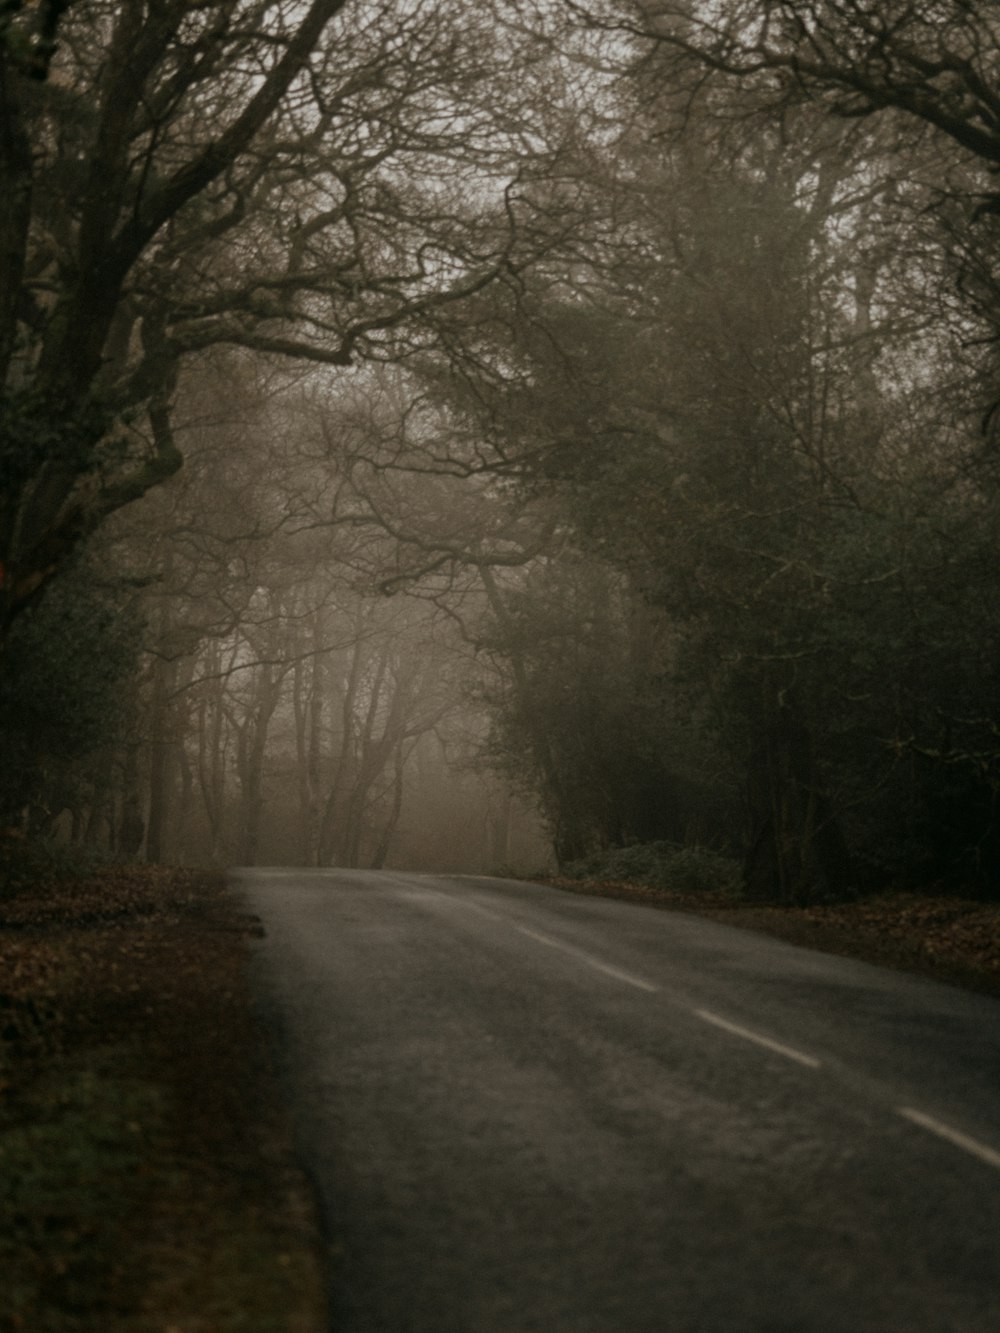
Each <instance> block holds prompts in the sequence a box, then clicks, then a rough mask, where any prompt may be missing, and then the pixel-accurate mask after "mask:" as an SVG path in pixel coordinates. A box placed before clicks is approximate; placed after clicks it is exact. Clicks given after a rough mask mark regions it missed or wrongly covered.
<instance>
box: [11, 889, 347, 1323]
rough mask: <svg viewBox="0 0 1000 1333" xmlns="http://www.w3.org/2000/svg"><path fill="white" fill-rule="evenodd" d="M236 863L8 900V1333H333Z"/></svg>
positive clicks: (21, 893) (32, 892) (21, 892)
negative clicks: (232, 889)
mask: <svg viewBox="0 0 1000 1333" xmlns="http://www.w3.org/2000/svg"><path fill="white" fill-rule="evenodd" d="M257 929H258V927H257V925H256V923H255V921H254V920H253V919H252V918H248V917H246V916H245V915H243V914H241V913H240V911H239V910H238V905H237V904H236V902H235V901H234V900H233V899H232V898H231V897H230V896H229V894H228V892H227V890H226V887H225V882H224V879H223V877H222V876H221V875H214V874H207V873H202V872H195V871H180V870H168V869H162V868H157V867H119V868H116V869H113V870H105V871H101V872H99V873H95V874H93V875H91V876H89V877H88V878H85V879H82V880H79V881H69V880H64V879H60V880H56V881H48V882H46V883H43V884H37V883H36V884H25V883H21V884H19V885H18V886H17V888H16V891H14V892H13V893H10V892H8V893H7V894H5V895H4V896H3V897H0V1273H2V1274H3V1280H2V1282H0V1333H69V1331H70V1330H72V1331H73V1333H97V1331H98V1330H100V1333H236V1330H240V1333H319V1331H320V1330H322V1329H324V1328H325V1327H326V1317H325V1309H324V1292H323V1276H322V1263H321V1244H320V1238H319V1231H318V1225H317V1219H316V1214H315V1211H314V1208H313V1201H312V1198H311V1195H310V1190H309V1186H308V1183H307V1181H306V1180H305V1179H304V1177H303V1176H302V1174H301V1172H300V1171H299V1169H298V1167H297V1165H296V1163H295V1157H294V1152H293V1148H292V1143H291V1136H290V1131H289V1127H288V1125H287V1123H286V1121H285V1119H284V1116H283V1112H282V1108H281V1098H280V1089H279V1086H278V1079H277V1075H276V1073H275V1070H274V1069H273V1067H272V1065H271V1063H270V1061H269V1058H268V1048H267V1042H266V1040H265V1038H264V1036H263V1034H262V1033H261V1032H260V1031H259V1030H258V1028H257V1024H256V1020H255V1015H254V1010H253V1004H252V1000H251V996H250V992H249V987H248V981H247V967H246V964H247V953H248V950H247V937H248V935H250V934H253V933H255V932H256V930H257Z"/></svg>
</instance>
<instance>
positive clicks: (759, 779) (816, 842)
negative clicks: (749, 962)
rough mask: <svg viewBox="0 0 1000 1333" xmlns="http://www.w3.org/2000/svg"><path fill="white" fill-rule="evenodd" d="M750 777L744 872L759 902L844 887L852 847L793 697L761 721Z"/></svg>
mask: <svg viewBox="0 0 1000 1333" xmlns="http://www.w3.org/2000/svg"><path fill="white" fill-rule="evenodd" d="M747 777H748V781H747V807H748V815H749V837H748V844H747V852H746V857H745V860H744V867H743V875H744V887H745V891H746V894H747V897H748V898H750V899H752V900H754V901H757V902H779V903H786V904H793V903H807V902H810V901H813V900H814V899H816V898H817V897H831V896H836V895H838V894H839V893H842V892H843V890H844V888H845V887H846V885H847V883H848V880H849V875H850V867H849V858H848V853H847V847H846V844H845V842H844V838H843V835H842V833H841V830H840V826H839V823H838V820H837V818H836V816H835V814H834V812H833V809H832V805H831V802H830V799H829V797H828V795H827V793H826V792H825V791H824V789H823V784H822V778H821V775H820V773H819V770H818V767H817V765H816V761H815V758H814V756H813V753H812V746H811V743H810V738H809V733H808V731H807V729H806V727H805V726H804V724H803V722H802V721H801V719H800V717H799V716H798V715H797V710H796V709H795V706H794V704H793V703H791V702H790V701H788V700H784V701H782V702H781V703H778V704H777V705H776V706H775V708H774V711H773V712H772V714H771V716H770V717H769V718H767V719H766V720H764V721H763V723H762V724H761V726H760V728H759V730H758V734H757V738H756V742H755V744H754V747H753V750H752V752H751V756H750V762H749V766H748V775H747Z"/></svg>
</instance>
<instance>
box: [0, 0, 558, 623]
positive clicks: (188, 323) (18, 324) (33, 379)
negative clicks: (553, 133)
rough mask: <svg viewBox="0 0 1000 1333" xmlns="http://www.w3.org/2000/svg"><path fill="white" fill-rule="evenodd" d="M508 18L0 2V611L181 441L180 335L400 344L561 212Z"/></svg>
mask: <svg viewBox="0 0 1000 1333" xmlns="http://www.w3.org/2000/svg"><path fill="white" fill-rule="evenodd" d="M501 32H502V34H503V35H502V36H501V35H499V34H500V33H501ZM520 40H521V38H520V37H519V36H518V34H517V33H516V32H515V31H514V29H512V28H506V29H502V30H499V29H497V28H496V25H495V24H494V23H493V22H492V15H491V13H490V11H489V9H488V8H487V9H484V10H482V11H478V10H477V12H476V13H471V12H470V10H469V7H468V6H465V5H461V4H458V3H454V2H452V3H446V4H429V3H424V0H416V2H415V3H413V4H409V5H405V6H400V5H397V4H393V3H390V0H372V2H371V3H366V4H358V3H350V2H349V0H310V2H309V3H306V4H300V3H293V2H292V0H206V3H203V4H198V5H191V4H190V3H187V0H163V3H158V4H146V3H144V0H124V2H123V3H118V2H117V0H116V2H115V3H112V2H111V0H78V3H71V4H66V3H59V0H48V2H46V3H41V4H37V5H31V6H28V5H23V6H22V5H20V4H18V5H13V4H11V5H4V6H3V9H2V13H0V119H2V126H3V128H2V132H0V385H2V401H0V409H2V422H0V471H2V481H3V499H2V504H0V561H2V564H3V581H2V585H0V591H2V608H0V610H2V615H0V634H2V633H4V632H5V631H6V627H7V626H9V624H10V623H11V622H12V621H13V619H14V618H15V617H16V616H17V615H18V614H19V612H20V611H21V610H22V609H23V608H24V607H25V606H26V605H28V604H29V603H30V602H31V600H32V599H33V598H34V597H35V596H36V595H37V593H38V592H39V590H40V589H41V588H43V587H44V586H45V584H46V583H47V582H48V580H49V579H50V578H51V577H52V575H53V574H54V573H55V572H56V571H57V570H58V569H59V568H60V567H61V566H62V565H63V564H64V563H65V562H66V560H67V559H68V557H69V556H70V555H71V553H72V552H73V551H74V550H75V549H76V548H77V546H78V545H79V543H80V542H81V541H82V540H83V539H84V538H86V536H87V535H88V534H90V533H92V532H93V531H94V530H95V529H96V528H97V527H99V526H100V525H101V524H102V523H103V521H104V520H105V519H106V517H107V516H108V515H109V514H110V513H112V512H114V511H115V510H117V509H120V508H121V507H123V506H125V505H128V504H130V503H132V502H133V501H135V500H136V499H137V498H138V497H140V496H142V495H143V494H144V493H146V492H147V491H148V490H149V489H150V488H151V487H154V486H156V485H158V484H160V483H161V482H162V481H163V480H164V479H165V478H167V477H169V476H171V475H173V474H174V473H175V472H176V471H177V470H178V468H179V467H180V466H181V463H182V449H181V446H180V444H179V442H178V439H177V438H176V435H175V431H174V421H173V406H174V403H175V399H176V394H177V388H178V384H179V383H181V382H182V381H183V375H184V367H185V366H186V365H187V364H188V363H189V361H190V358H191V357H192V356H193V355H196V354H198V353H203V352H204V351H205V349H207V348H209V347H212V346H217V345H220V344H225V345H229V346H235V347H239V348H243V349H247V350H248V351H249V352H251V353H255V354H267V355H270V356H275V355H277V356H281V357H291V358H298V359H302V360H304V361H306V362H308V363H311V364H314V365H320V366H322V365H326V366H332V367H344V366H346V365H348V364H350V363H351V362H352V361H353V360H354V359H355V358H358V357H375V358H382V359H385V358H389V357H393V356H397V355H401V354H402V353H403V352H405V351H407V350H413V348H414V347H416V346H423V345H427V344H431V343H434V341H435V339H436V338H437V337H438V332H437V329H438V326H437V322H436V321H437V316H438V315H439V313H440V312H441V311H442V310H443V309H445V308H446V307H448V306H449V305H452V304H454V303H456V302H461V301H462V300H464V299H467V298H468V297H470V296H471V295H473V294H474V293H476V292H478V291H481V290H482V289H483V288H485V287H486V286H488V285H489V284H491V283H493V282H495V281H498V280H503V281H513V280H514V277H515V275H516V274H517V272H518V271H519V269H520V268H521V267H523V266H524V265H525V264H527V263H529V262H530V261H531V259H532V258H533V257H535V256H536V255H537V254H538V253H539V252H540V251H544V249H545V248H546V247H547V246H548V245H549V244H550V243H551V237H552V235H553V234H554V233H558V232H559V231H560V230H561V229H562V230H565V227H566V226H567V208H568V206H567V205H563V206H562V211H561V213H559V214H558V215H557V213H556V212H554V211H553V210H552V209H551V208H548V209H546V210H541V209H539V208H538V206H537V204H536V203H535V202H534V201H533V199H532V197H531V190H530V189H529V188H528V186H529V185H530V182H531V180H532V178H533V177H535V176H537V175H544V174H545V172H546V171H547V170H549V168H550V167H551V165H552V161H553V159H554V158H558V155H559V153H560V152H561V151H562V150H561V148H560V146H559V144H556V145H555V146H554V147H553V148H552V149H551V150H550V149H548V148H546V147H545V146H544V145H543V144H541V142H540V140H539V136H538V135H537V134H535V135H533V136H532V135H531V133H530V130H531V116H530V114H529V111H530V105H531V101H532V98H531V95H530V92H529V90H528V87H527V84H528V83H529V82H530V80H528V79H526V77H525V73H524V72H523V71H521V72H518V53H517V50H516V49H515V48H516V43H517V42H518V41H520ZM533 68H534V64H529V65H528V66H526V69H527V70H528V72H529V73H530V70H531V69H533ZM535 100H536V101H537V99H535Z"/></svg>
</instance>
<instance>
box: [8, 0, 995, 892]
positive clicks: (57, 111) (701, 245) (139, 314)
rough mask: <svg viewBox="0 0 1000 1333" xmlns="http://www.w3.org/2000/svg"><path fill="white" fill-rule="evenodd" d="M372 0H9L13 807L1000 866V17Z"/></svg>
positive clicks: (218, 835) (144, 826) (73, 817)
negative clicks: (134, 61)
mask: <svg viewBox="0 0 1000 1333" xmlns="http://www.w3.org/2000/svg"><path fill="white" fill-rule="evenodd" d="M354 8H355V7H352V6H351V5H349V4H348V5H345V6H339V5H326V4H323V3H319V2H317V3H314V4H310V5H304V6H301V7H295V6H293V7H291V8H288V9H286V8H284V7H281V6H278V7H274V6H264V7H263V8H262V9H261V10H260V11H259V12H258V10H257V9H256V8H254V7H250V6H248V7H246V13H244V12H243V9H244V7H242V6H239V5H238V6H236V8H235V11H233V10H232V9H231V8H230V7H226V6H223V5H214V4H209V5H205V6H201V7H199V8H198V12H197V13H194V12H190V13H188V15H187V18H186V19H185V18H184V12H183V11H184V7H183V6H182V7H178V8H177V12H176V13H174V11H171V14H172V15H173V17H171V18H170V19H169V21H168V20H167V19H166V18H165V19H164V21H163V23H162V24H161V25H160V26H158V27H157V26H156V25H154V24H153V22H152V19H149V24H148V25H146V26H143V25H145V24H146V18H143V16H142V14H140V13H139V10H138V9H137V10H136V13H135V15H133V17H134V18H135V21H136V22H137V23H138V24H139V26H140V28H142V31H143V33H144V34H145V36H144V41H145V43H146V45H145V46H144V47H143V50H144V52H145V53H146V54H145V57H144V58H145V64H143V66H142V69H141V70H139V71H137V70H136V69H133V67H132V65H131V64H130V61H129V58H128V56H127V55H126V52H127V51H128V50H130V49H131V47H130V41H131V37H130V36H129V32H130V31H131V30H128V31H127V30H126V29H127V24H126V18H127V15H123V13H121V12H120V11H119V7H117V6H115V5H110V4H104V3H99V2H98V0H94V3H87V4H84V5H78V6H70V7H67V8H66V10H65V12H64V11H63V10H62V9H59V10H58V12H56V10H55V9H54V10H53V13H52V16H51V22H52V23H53V24H54V28H53V32H49V31H48V29H47V28H44V24H43V20H42V18H40V17H39V15H38V14H35V12H34V9H33V8H32V7H26V8H25V9H24V12H23V13H22V12H21V11H20V10H19V11H18V17H16V19H12V20H11V22H12V23H14V24H15V26H16V27H17V30H18V33H19V37H18V40H19V41H20V43H21V46H19V47H18V48H17V50H18V51H21V50H22V48H23V51H22V54H23V52H29V53H33V54H31V62H29V63H30V69H29V68H28V66H25V67H24V69H21V67H20V66H18V69H19V70H20V72H19V73H18V74H17V80H20V82H17V80H15V82H17V87H18V89H19V90H20V91H19V92H18V93H17V96H16V97H15V96H14V94H13V93H12V94H11V99H8V100H9V105H6V104H5V106H6V112H7V115H8V119H9V120H10V123H11V124H12V125H13V126H14V127H15V130H16V133H14V132H13V131H12V134H13V137H12V138H11V140H10V143H11V144H12V145H15V147H16V146H17V145H20V148H18V150H17V151H15V147H12V148H11V150H10V152H11V154H13V155H12V156H10V157H9V161H8V162H7V166H6V167H5V168H4V170H6V171H7V174H8V177H9V180H8V186H9V189H8V196H9V197H10V198H11V199H13V200H18V201H20V202H19V203H18V204H17V207H14V206H13V205H12V211H10V212H9V215H8V214H3V216H2V217H0V229H4V230H3V236H2V238H0V239H2V240H3V245H2V247H0V253H2V255H3V256H4V258H3V259H2V264H3V265H5V266H6V267H4V268H3V271H2V272H0V288H2V290H3V292H5V293H10V296H9V299H8V297H7V296H4V298H3V301H2V302H0V369H2V371H3V384H4V389H3V393H4V400H3V401H4V419H3V420H4V425H3V434H2V439H0V443H2V448H3V467H4V472H3V476H4V482H5V490H4V498H3V514H2V518H3V528H2V533H3V549H2V552H0V558H2V574H0V591H2V594H3V596H2V599H0V609H2V613H3V616H2V659H0V721H2V724H3V727H4V733H5V740H6V745H5V748H4V751H3V755H2V758H0V796H2V807H3V808H2V812H0V813H2V818H3V825H4V827H5V828H7V829H9V830H11V831H12V833H13V835H14V836H16V837H29V838H40V839H54V840H55V841H56V842H57V843H59V844H61V845H70V846H72V847H80V848H91V849H93V850H95V851H99V852H101V853H104V854H111V855H114V856H119V857H124V858H130V857H140V858H144V859H146V860H148V861H151V862H160V861H179V862H182V863H183V862H199V863H200V862H207V863H213V864H229V863H233V862H238V863H241V864H272V863H291V864H296V865H343V866H369V867H372V866H376V867H377V866H383V865H384V866H405V867H409V868H415V869H422V868H426V869H432V870H437V869H441V870H444V869H462V870H476V871H479V870H485V869H500V868H514V869H518V870H522V871H530V870H537V869H538V868H540V867H544V866H546V865H558V866H560V867H563V868H567V867H575V868H577V869H580V868H584V869H585V868H586V867H587V866H590V867H591V868H592V869H593V871H594V873H597V872H598V871H600V870H601V869H602V867H603V869H604V870H607V867H608V864H609V858H611V859H612V860H613V859H614V858H615V857H617V858H618V864H621V855H623V854H624V856H625V858H626V861H627V860H628V858H629V857H630V856H632V857H638V858H639V859H640V860H641V859H642V857H644V856H646V855H647V854H648V855H653V856H654V857H659V858H661V859H662V858H667V859H668V860H669V859H670V858H673V860H674V862H677V864H680V863H681V861H683V864H684V865H685V866H687V867H688V870H689V871H690V873H691V874H692V875H693V876H694V879H695V880H696V881H697V882H699V883H700V882H702V881H707V880H713V881H714V882H717V881H718V880H719V877H720V876H721V877H722V878H723V879H726V880H727V882H728V879H730V878H732V877H735V879H736V880H738V881H739V883H740V884H741V885H742V888H743V891H744V892H745V893H746V894H747V895H749V896H750V897H752V898H758V899H767V900H772V901H773V900H777V901H780V902H784V903H794V902H812V901H823V900H826V899H829V898H836V897H839V896H843V895H845V894H849V893H854V892H858V891H866V890H868V889H872V888H878V887H879V886H880V885H884V884H889V883H892V884H900V883H902V884H905V885H909V886H915V887H918V888H919V887H921V886H923V885H927V884H936V883H945V884H947V885H949V886H953V887H956V888H959V887H960V888H964V889H971V890H974V891H975V892H977V893H979V892H987V893H989V892H995V886H996V884H997V883H998V882H1000V877H998V874H997V872H998V871H1000V828H998V824H997V799H998V792H1000V778H998V775H1000V747H998V744H997V736H998V730H997V724H996V720H995V719H996V717H997V712H998V696H997V694H995V693H994V687H995V686H996V685H997V684H998V677H997V667H996V663H997V660H998V657H997V651H996V649H997V643H998V638H1000V627H998V623H997V613H996V608H997V606H998V605H1000V598H998V596H997V593H998V591H1000V590H998V586H997V574H996V560H995V550H996V541H997V534H998V531H1000V510H998V504H997V495H998V488H997V484H996V483H997V477H996V458H997V454H996V448H995V443H996V441H995V436H996V428H997V420H998V415H997V411H996V407H997V401H998V392H1000V391H998V388H997V384H998V380H997V369H996V345H997V339H998V336H1000V334H998V330H1000V323H998V314H997V312H998V310H1000V294H998V290H997V285H996V277H995V274H996V272H997V265H996V258H997V245H998V239H1000V233H998V232H997V223H996V217H997V213H998V208H997V196H996V190H995V180H994V176H993V172H994V169H995V163H996V161H997V160H1000V140H998V139H997V133H996V128H995V124H996V118H995V109H994V103H993V100H992V98H993V94H992V93H990V91H989V89H990V88H991V87H992V83H993V82H994V81H995V79H994V75H995V69H996V63H997V46H996V35H995V32H994V31H993V25H992V24H991V22H990V21H989V19H988V17H986V16H984V15H982V14H980V12H979V11H978V9H977V7H975V6H972V7H968V6H957V7H948V6H946V8H947V9H949V12H951V11H952V9H953V11H954V12H952V23H951V26H950V27H949V26H947V25H946V27H945V28H942V29H941V31H938V29H937V28H936V27H935V28H931V27H930V26H929V25H927V24H925V23H924V22H923V20H922V19H921V18H920V15H919V13H918V10H917V9H910V8H906V9H905V11H904V12H902V14H901V17H900V23H899V26H898V28H897V27H893V28H886V29H885V31H884V32H882V34H881V37H880V39H879V40H880V41H881V42H882V44H883V45H882V47H880V50H882V49H883V48H884V50H885V51H889V52H890V54H891V58H889V57H888V56H887V57H886V58H885V59H884V60H883V59H881V58H880V60H879V62H876V63H877V64H878V68H877V69H876V68H875V67H874V66H873V65H871V64H870V63H866V59H865V58H863V57H864V51H865V50H866V49H867V48H866V47H865V42H867V41H868V40H869V39H870V38H871V29H870V26H866V25H865V24H864V23H861V21H860V20H859V19H858V17H857V15H856V14H854V10H853V9H852V8H850V7H843V6H839V5H835V4H834V5H828V4H825V3H822V2H821V0H817V3H816V5H814V6H808V5H807V6H804V7H803V6H797V7H794V8H796V12H798V11H800V10H803V11H808V12H809V13H810V14H811V15H812V18H813V19H814V20H815V25H819V26H818V27H817V28H816V30H817V31H818V30H822V31H824V32H828V33H830V34H833V35H832V36H831V38H830V43H829V45H828V47H824V49H823V51H822V52H820V53H819V54H817V52H816V51H815V50H814V49H813V47H812V46H811V45H810V42H811V38H810V37H809V33H810V32H812V31H813V28H812V27H810V23H809V22H806V21H804V20H803V22H802V23H801V24H791V25H790V26H787V27H782V26H781V25H780V24H776V25H775V26H774V27H773V28H772V27H770V26H768V27H766V28H761V27H760V26H759V25H758V24H757V22H756V18H757V17H758V16H757V15H756V7H754V6H749V7H747V6H744V5H742V4H741V3H737V2H736V0H734V3H732V4H728V3H726V4H720V5H719V6H714V7H712V13H713V14H714V13H715V12H716V10H717V11H718V13H719V14H724V15H726V16H727V17H726V22H725V23H719V24H716V23H715V21H714V19H713V18H712V17H711V15H707V14H701V13H700V12H699V11H697V8H696V9H695V10H694V11H692V10H691V8H690V7H689V6H686V5H678V6H676V7H674V6H671V5H665V6H659V7H658V8H657V16H656V18H655V21H654V20H653V19H652V18H650V17H649V15H648V7H647V6H629V5H617V4H614V3H607V4H605V3H595V4H594V5H593V6H590V7H588V6H586V5H583V6H580V5H572V6H570V5H562V4H559V3H552V4H539V5H531V6H523V5H517V4H506V3H501V2H500V0H498V2H497V3H496V4H488V5H483V6H478V5H477V6H473V7H470V6H468V5H463V4H458V3H454V4H453V3H447V4H442V5H438V6H433V7H428V6H422V5H410V6H402V7H400V6H394V5H374V6H369V7H363V8H364V16H365V19H364V21H363V22H361V21H358V18H357V14H356V13H355V12H354ZM779 8H780V7H779ZM236 11H238V12H239V14H240V15H241V16H242V17H241V18H240V19H239V21H238V22H237V20H236V19H235V18H234V13H235V12H236ZM300 11H301V12H300ZM46 12H47V11H46ZM144 12H145V11H143V13H144ZM872 13H873V14H874V13H875V11H874V10H873V11H872ZM147 17H148V16H147ZM876 17H877V16H876ZM48 21H49V20H45V22H48ZM129 21H131V20H129ZM874 21H875V19H872V22H874ZM40 24H42V26H41V27H40V26H39V25H40ZM122 24H126V26H125V27H123V26H121V25H122ZM815 25H814V26H815ZM43 28H44V30H43ZM53 33H55V34H56V36H53ZM116 34H117V35H116ZM112 38H114V40H111V39H112ZM803 43H805V46H803ZM859 43H860V45H859ZM12 49H13V48H12ZM202 49H205V50H210V51H211V53H212V63H211V69H210V70H209V68H208V66H207V65H206V66H205V67H204V68H202V66H201V65H200V64H199V63H198V60H196V59H195V58H194V56H193V55H192V52H195V51H200V50H202ZM806 49H808V53H809V56H810V61H809V62H806V63H803V60H802V58H801V57H802V55H803V51H804V50H806ZM963 52H964V53H965V54H964V55H961V54H960V53H963ZM281 53H283V54H281ZM915 53H916V54H915ZM956 53H959V54H956ZM12 58H13V57H12ZM20 59H21V56H18V60H20ZM25 59H27V57H25ZM192 61H193V62H194V63H192ZM810 62H811V63H810ZM941 62H943V63H941ZM15 63H16V62H15ZM945 68H947V69H948V70H949V71H950V73H949V78H950V79H951V80H952V82H951V83H949V84H948V86H947V87H945V86H944V85H943V83H942V82H941V80H939V79H938V76H937V74H936V73H934V72H933V71H935V70H938V71H940V70H943V69H945ZM791 70H794V71H795V77H794V78H791V77H790V75H789V71H791ZM859 70H860V71H861V73H859ZM11 86H12V87H13V86H14V85H13V84H12V85H11ZM914 87H919V88H920V90H921V91H920V94H919V96H918V95H916V94H915V93H914V92H913V89H914ZM5 160H6V159H5ZM636 849H639V850H638V851H637V850H636ZM643 849H645V850H643ZM649 849H652V851H650V850H649ZM677 858H681V861H678V860H677Z"/></svg>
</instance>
